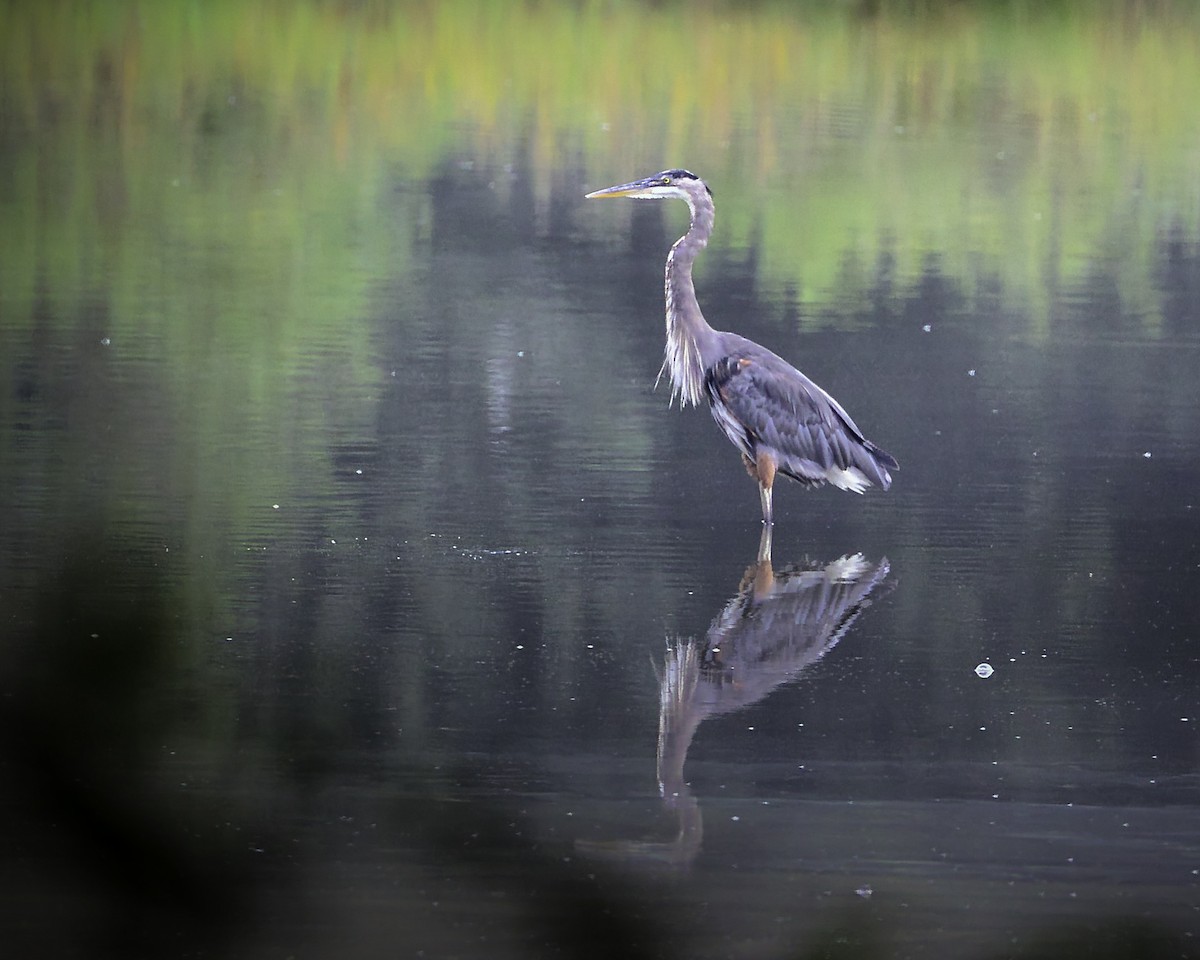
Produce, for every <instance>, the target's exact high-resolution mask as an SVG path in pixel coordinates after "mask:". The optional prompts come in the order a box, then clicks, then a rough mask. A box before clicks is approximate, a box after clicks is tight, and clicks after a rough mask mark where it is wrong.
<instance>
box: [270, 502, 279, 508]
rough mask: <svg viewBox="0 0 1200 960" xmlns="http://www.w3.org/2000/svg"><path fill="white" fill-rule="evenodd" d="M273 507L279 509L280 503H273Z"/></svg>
mask: <svg viewBox="0 0 1200 960" xmlns="http://www.w3.org/2000/svg"><path fill="white" fill-rule="evenodd" d="M271 509H272V510H278V509H279V504H277V503H273V504H271Z"/></svg>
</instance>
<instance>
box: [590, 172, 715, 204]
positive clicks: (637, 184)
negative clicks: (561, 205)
mask: <svg viewBox="0 0 1200 960" xmlns="http://www.w3.org/2000/svg"><path fill="white" fill-rule="evenodd" d="M704 194H707V195H708V196H710V197H711V196H712V191H711V190H709V189H708V186H707V185H706V184H705V182H704V181H703V180H701V179H700V178H699V177H698V176H696V175H695V174H694V173H692V172H690V171H688V170H664V171H663V172H662V173H656V174H655V175H654V176H652V177H646V179H644V180H634V181H633V182H632V183H622V184H619V185H618V186H615V187H607V188H606V189H604V190H596V191H595V192H594V193H589V194H588V195H587V198H586V199H588V200H606V199H608V198H609V197H632V198H633V199H634V200H667V199H671V198H674V199H677V200H686V201H688V203H689V204H691V203H692V202H693V201H694V200H695V198H697V197H699V196H702V195H704Z"/></svg>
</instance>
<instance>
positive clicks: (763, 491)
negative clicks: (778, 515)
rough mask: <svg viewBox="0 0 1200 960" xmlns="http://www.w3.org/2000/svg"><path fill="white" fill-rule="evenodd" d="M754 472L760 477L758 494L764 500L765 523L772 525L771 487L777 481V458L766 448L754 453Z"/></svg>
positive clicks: (773, 519) (773, 520)
mask: <svg viewBox="0 0 1200 960" xmlns="http://www.w3.org/2000/svg"><path fill="white" fill-rule="evenodd" d="M754 472H755V475H756V476H757V477H758V496H759V499H761V500H762V514H763V523H765V524H766V525H767V526H770V525H771V524H772V523H774V522H775V518H774V516H773V515H772V512H771V487H772V486H773V485H774V483H775V458H774V457H773V456H771V455H770V454H769V453H767V451H766V450H758V451H757V452H756V453H755V455H754Z"/></svg>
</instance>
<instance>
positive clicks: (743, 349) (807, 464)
mask: <svg viewBox="0 0 1200 960" xmlns="http://www.w3.org/2000/svg"><path fill="white" fill-rule="evenodd" d="M705 390H706V392H707V393H708V398H709V402H710V403H711V404H712V410H713V416H714V417H715V418H716V420H717V422H718V423H719V424H720V425H721V428H722V429H723V430H724V431H725V433H726V435H727V436H728V437H729V439H730V440H731V441H732V442H733V443H734V445H735V446H737V447H738V448H739V449H740V450H741V451H742V453H744V454H745V455H746V456H748V457H750V459H751V460H753V459H755V457H756V456H757V455H758V454H759V453H761V452H766V453H769V454H770V455H771V456H772V458H773V459H774V460H775V461H776V465H777V467H778V469H779V470H780V471H781V472H783V473H785V474H787V475H788V476H789V477H791V478H792V479H793V480H798V481H799V482H801V483H803V484H806V485H809V486H820V485H821V484H823V483H832V484H834V486H837V487H841V488H842V489H845V490H853V491H854V492H856V493H861V492H862V491H863V490H864V489H865V488H866V487H868V486H870V485H871V484H878V485H879V486H880V487H882V488H883V489H884V490H886V489H887V488H888V487H889V486H890V485H891V482H892V478H891V475H890V474H889V473H888V468H889V467H891V468H895V467H896V461H895V460H894V459H893V458H892V457H891V456H889V455H888V454H886V453H884V452H883V451H882V450H880V449H879V448H878V447H876V446H875V445H874V444H873V443H871V442H870V441H869V440H867V439H866V437H864V436H863V435H862V431H861V430H859V429H858V426H857V425H856V424H855V422H854V421H853V420H852V419H851V418H850V415H849V414H848V413H846V411H845V410H843V409H842V406H841V404H839V403H838V402H837V401H836V400H834V399H833V397H831V396H830V395H829V394H828V393H826V392H825V391H824V390H822V389H821V388H820V387H819V386H817V385H816V384H815V383H813V382H812V381H811V380H810V379H808V377H806V376H805V375H804V374H802V373H801V372H800V371H799V370H797V369H796V368H795V367H793V366H792V365H791V364H790V363H788V362H787V361H786V360H784V359H782V358H781V357H778V356H776V355H775V354H773V353H771V352H770V351H769V350H766V349H764V348H762V347H759V346H757V345H756V344H754V343H752V342H751V341H748V340H746V341H743V343H742V344H740V345H738V348H737V349H735V350H734V352H732V353H730V354H729V355H728V356H725V357H722V358H721V359H720V360H718V361H717V362H716V363H714V364H713V365H712V366H710V367H709V368H708V370H707V371H706V375H705Z"/></svg>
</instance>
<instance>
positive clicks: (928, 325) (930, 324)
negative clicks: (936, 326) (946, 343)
mask: <svg viewBox="0 0 1200 960" xmlns="http://www.w3.org/2000/svg"><path fill="white" fill-rule="evenodd" d="M921 329H922V330H924V331H925V332H926V333H928V332H929V331H930V330H932V329H933V324H932V323H927V324H925V326H923V327H922V328H921Z"/></svg>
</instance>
